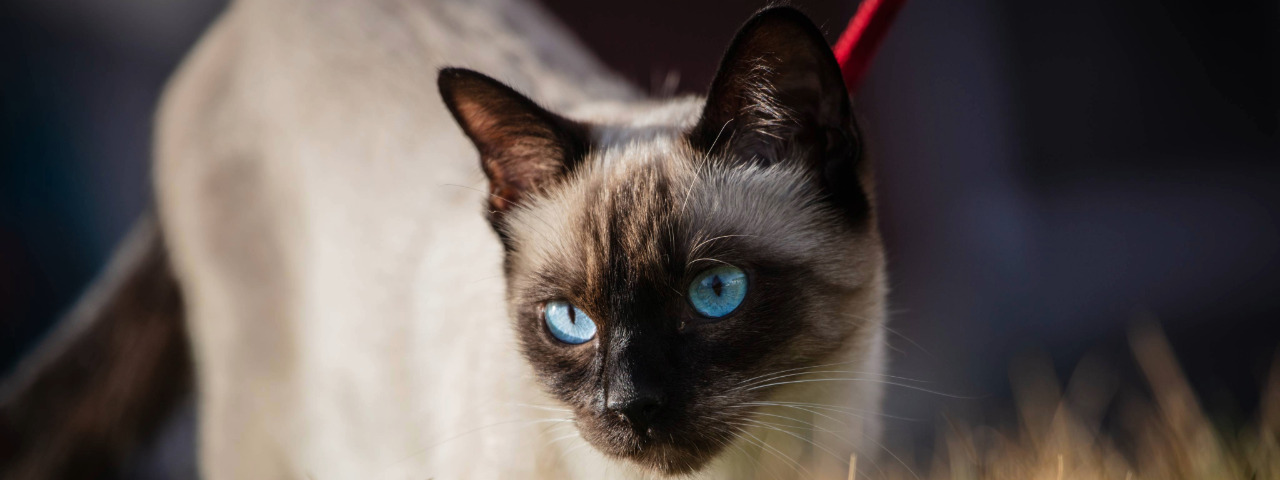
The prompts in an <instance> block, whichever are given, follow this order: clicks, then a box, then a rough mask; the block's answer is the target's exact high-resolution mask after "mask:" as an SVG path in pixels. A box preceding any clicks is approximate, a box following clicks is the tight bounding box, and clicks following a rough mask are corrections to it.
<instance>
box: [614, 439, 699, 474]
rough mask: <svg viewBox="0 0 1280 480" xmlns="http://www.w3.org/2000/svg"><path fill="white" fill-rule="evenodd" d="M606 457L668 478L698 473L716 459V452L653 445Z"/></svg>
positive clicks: (668, 445) (669, 445)
mask: <svg viewBox="0 0 1280 480" xmlns="http://www.w3.org/2000/svg"><path fill="white" fill-rule="evenodd" d="M713 448H714V447H713ZM606 455H608V456H610V457H613V458H615V459H619V460H624V461H626V462H628V463H630V464H632V465H635V466H637V467H639V468H640V469H642V470H645V471H646V472H648V473H651V474H656V475H661V476H666V477H679V476H682V475H689V474H692V473H696V472H698V471H699V470H702V469H703V468H704V467H706V466H707V464H709V463H711V460H712V459H714V458H715V452H714V451H707V450H705V449H703V450H702V451H701V452H699V451H698V450H695V449H693V448H692V447H688V448H685V447H680V446H676V445H671V444H657V445H651V446H648V447H642V448H639V449H636V450H634V451H631V452H626V453H622V454H613V453H606Z"/></svg>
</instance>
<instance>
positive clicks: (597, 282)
mask: <svg viewBox="0 0 1280 480" xmlns="http://www.w3.org/2000/svg"><path fill="white" fill-rule="evenodd" d="M789 12H791V11H786V12H781V13H779V12H775V13H774V14H773V15H774V16H775V17H774V18H773V20H771V21H770V22H763V21H762V22H763V23H758V24H756V25H755V27H758V28H759V29H761V30H759V31H757V32H756V33H757V34H758V35H755V36H748V37H741V36H740V40H741V39H743V38H746V40H742V42H735V45H742V47H740V48H739V51H740V52H745V54H744V55H742V56H735V55H734V53H733V52H734V50H733V48H731V50H730V54H728V55H727V56H726V60H725V63H723V64H722V67H721V71H722V74H721V77H722V78H728V79H732V80H734V81H733V82H729V83H727V84H725V85H727V86H724V87H722V88H720V89H717V87H715V86H713V89H712V91H711V93H710V98H709V99H708V100H703V99H700V98H686V99H678V100H674V101H671V102H652V101H646V100H642V99H640V98H639V95H637V94H636V93H635V92H634V90H633V89H631V88H630V87H629V86H627V85H625V84H623V83H622V82H620V81H618V80H617V79H616V78H614V77H613V76H611V75H610V74H608V73H607V72H605V71H604V70H603V69H602V68H601V67H600V66H599V65H598V64H596V63H595V62H594V61H593V60H592V59H591V58H590V57H589V56H588V55H587V54H586V53H585V51H584V50H583V49H582V48H581V47H579V46H578V45H576V44H575V43H574V42H573V41H572V40H570V39H569V37H568V36H567V35H566V34H565V33H564V32H563V31H562V30H560V29H559V28H558V27H556V26H555V24H554V22H553V21H551V20H550V19H548V18H547V17H546V16H545V15H544V14H543V13H542V12H540V11H539V10H537V9H536V8H534V7H532V6H530V5H526V4H523V3H518V2H515V3H509V2H506V1H499V0H491V1H482V2H419V1H409V0H401V1H396V0H369V1H362V2H339V1H329V2H304V1H289V0H276V1H261V2H248V1H244V2H237V3H235V4H233V5H232V7H231V8H230V9H229V10H228V12H226V13H225V14H224V16H223V17H222V18H221V19H220V20H219V22H218V23H217V24H216V25H215V26H214V27H213V29H212V30H211V31H210V32H209V33H208V34H207V36H206V38H205V39H204V40H203V41H202V42H201V44H200V46H199V47H198V48H197V50H196V51H195V52H194V53H193V55H192V57H191V58H190V59H188V61H187V62H186V64H185V65H184V66H183V68H182V69H181V71H180V72H179V74H178V75H177V76H176V77H175V79H174V80H173V83H172V84H171V85H170V88H169V90H168V92H167V93H166V96H165V98H164V102H163V106H162V109H161V112H160V118H159V130H158V136H157V144H156V188H157V191H158V193H159V205H160V216H161V219H162V223H163V224H164V225H165V240H166V243H167V244H168V245H169V247H170V249H171V256H172V262H173V268H174V270H175V274H176V275H177V277H178V278H179V280H180V283H181V285H182V294H183V298H184V299H185V301H186V306H187V316H188V322H189V329H190V332H191V335H192V348H193V350H194V356H195V364H196V373H197V381H198V388H197V391H198V396H199V397H198V405H199V416H200V439H199V440H200V452H199V456H200V462H201V471H202V474H203V476H204V477H205V478H207V479H210V480H219V479H238V478H314V479H317V480H326V479H345V478H405V479H421V478H601V477H602V476H605V477H616V478H641V477H645V476H648V475H651V474H654V473H657V474H672V475H674V474H681V473H689V472H694V471H696V472H699V474H701V475H705V476H706V477H709V478H753V477H761V478H773V477H774V476H781V477H794V476H808V475H816V476H820V478H828V477H830V476H832V475H835V476H839V477H843V475H844V474H845V472H846V471H847V468H848V467H847V465H846V462H847V459H848V457H849V455H850V454H851V453H853V452H859V453H860V454H861V455H864V456H873V455H874V450H875V449H876V448H878V447H876V443H875V438H876V436H877V435H878V422H877V421H876V417H875V412H876V410H877V408H878V403H879V398H880V391H881V389H880V385H881V382H883V381H884V378H883V377H882V376H881V372H882V371H883V365H882V362H883V351H882V348H883V344H884V339H883V331H882V324H883V322H884V295H885V286H884V274H883V255H882V253H881V251H880V243H879V238H878V233H877V230H876V227H875V216H874V196H873V195H872V192H871V180H870V176H871V175H870V166H869V164H868V163H867V162H865V161H859V160H858V158H859V157H858V156H857V155H856V152H857V151H858V149H857V148H856V147H858V145H857V139H856V129H855V128H853V125H852V118H851V116H850V114H849V112H848V104H847V102H848V99H847V95H846V94H844V92H843V87H842V86H841V87H840V90H839V91H838V92H832V91H830V90H827V89H826V87H825V85H826V83H829V82H826V81H825V77H823V72H824V69H829V68H830V67H831V66H832V65H834V60H833V59H830V58H827V59H825V60H823V59H822V58H821V57H820V56H819V57H813V56H812V55H815V53H814V51H813V50H812V49H809V50H805V49H804V48H800V47H798V46H796V45H786V44H785V42H783V43H779V42H777V41H771V42H764V43H761V44H753V43H752V41H750V40H752V39H760V38H763V39H768V38H773V39H775V40H776V39H780V38H790V37H788V36H787V35H790V34H804V35H808V37H806V38H811V37H812V32H813V31H816V30H814V29H813V27H812V25H809V24H807V23H796V22H797V21H798V20H797V18H795V15H798V14H795V13H789ZM806 22H807V21H806ZM796 25H800V26H799V27H797V26H796ZM804 25H808V26H807V27H804ZM751 28H754V27H752V24H748V26H747V27H745V28H744V34H743V35H746V33H745V32H748V31H749V30H750V29H751ZM795 28H799V29H800V30H794V29H795ZM805 28H808V29H810V30H805ZM771 29H772V30H771ZM789 29H790V30H789ZM743 42H745V43H743ZM764 47H769V48H773V47H777V48H780V49H781V50H778V51H772V50H769V49H768V48H764ZM823 47H824V48H825V45H823ZM784 52H805V54H806V55H810V57H803V58H802V57H795V56H786V57H785V58H783V57H781V56H779V54H780V53H784ZM826 55H828V57H829V55H830V52H829V50H827V51H826ZM795 58H800V63H798V64H794V65H793V64H790V63H788V62H789V61H790V60H792V59H795ZM758 60H764V61H758ZM775 60H777V61H775ZM824 61H825V62H826V63H823V62H824ZM447 65H452V66H464V67H468V68H471V69H474V70H478V71H483V72H485V73H486V74H488V75H490V76H492V77H495V78H498V79H500V80H501V81H502V84H506V85H510V86H511V87H513V90H512V92H516V91H519V92H524V94H527V95H528V97H530V98H532V99H535V100H536V104H535V103H534V102H525V101H522V100H521V99H523V98H524V96H523V95H521V94H517V95H519V97H510V99H514V100H515V103H514V104H513V105H515V106H516V107H517V108H518V109H522V111H523V112H524V113H529V112H533V113H534V114H533V116H532V117H523V118H525V119H526V120H522V121H519V122H515V123H514V124H504V123H501V122H499V123H483V122H479V123H476V122H472V123H468V122H465V121H464V122H463V128H462V129H459V128H458V126H457V125H456V124H455V123H454V121H453V119H452V118H451V115H450V110H448V109H446V108H445V102H444V101H442V98H441V96H440V95H439V94H438V91H437V89H436V88H433V85H432V82H434V81H435V79H436V76H437V71H438V69H439V68H441V67H443V66H447ZM752 65H760V66H764V67H765V68H766V70H759V71H754V73H753V74H752V75H753V76H752V77H750V78H751V81H746V82H745V83H744V81H745V80H744V79H746V78H748V77H744V76H743V74H744V71H743V70H742V68H743V67H744V66H752ZM770 67H772V69H769V68H770ZM783 67H797V68H799V67H804V68H806V70H802V71H804V72H813V73H814V75H813V76H811V77H790V76H778V74H779V73H781V72H784V71H787V70H786V69H784V68H783ZM726 72H728V73H726ZM724 75H730V76H728V77H724ZM815 82H816V83H815ZM492 83H495V84H496V83H497V82H492ZM502 84H497V85H498V86H499V87H500V86H501V85H502ZM467 86H474V84H468V85H467ZM455 87H458V88H457V89H453V90H448V89H447V90H446V92H458V91H461V90H459V89H462V90H465V88H463V86H459V85H455ZM501 88H505V87H501ZM483 92H484V93H486V94H487V93H492V90H483ZM751 95H756V97H752V96H751ZM482 97H484V95H481V97H476V95H474V94H463V95H461V96H458V97H456V98H454V99H453V101H452V103H450V106H451V107H452V111H453V114H454V115H457V116H458V117H459V118H460V119H465V118H472V117H473V116H474V115H478V114H483V113H484V111H485V109H486V108H489V107H490V106H492V105H493V103H492V102H491V101H489V100H484V98H482ZM476 98H480V100H476ZM831 98H836V99H837V100H839V102H842V103H834V104H833V103H830V102H831ZM446 100H447V99H446ZM472 100H474V102H473V103H471V104H467V103H466V102H467V101H472ZM762 100H768V101H770V102H772V101H777V102H778V105H777V106H774V105H773V104H771V103H765V102H763V101H762ZM733 102H739V104H738V106H733V105H735V104H734V103H733ZM742 102H745V103H742ZM539 105H541V106H539ZM805 105H808V106H810V107H813V108H814V109H816V110H811V109H806V108H804V107H803V106H805ZM832 105H837V107H835V108H836V110H834V111H832V110H828V109H826V108H827V107H830V106H832ZM840 105H842V106H840ZM748 107H749V108H748ZM504 108H505V107H504ZM544 108H545V110H544ZM534 109H536V110H534ZM549 112H559V113H558V114H550V113H549ZM761 112H763V113H766V114H767V115H761V114H760V113H761ZM544 113H547V115H544ZM561 115H563V117H561ZM529 119H532V121H529ZM540 122H541V123H540ZM504 125H516V126H518V127H520V129H524V130H523V131H518V132H515V133H512V132H510V131H508V130H507V129H504V128H503V126H504ZM545 125H551V127H549V128H550V130H548V129H546V128H542V127H543V126H545ZM574 125H578V126H582V127H583V128H581V129H579V128H577V127H575V126H574ZM766 126H768V128H766ZM493 128H497V131H499V132H500V133H504V134H511V135H515V136H511V137H507V138H505V139H504V138H503V137H502V136H501V135H499V136H496V137H495V136H494V135H491V133H492V132H491V130H493ZM520 129H517V130H520ZM530 129H531V130H530ZM712 131H715V132H716V135H715V136H714V137H712V136H710V132H712ZM548 132H551V133H552V135H551V136H550V137H548V136H547V134H548ZM566 132H567V133H566ZM468 136H469V137H470V138H471V140H472V142H469V141H468ZM717 137H718V138H720V139H719V140H717V139H716V138H717ZM539 138H541V139H543V140H546V139H547V138H553V140H554V141H543V140H538V139H539ZM512 139H516V141H511V140H512ZM504 140H505V141H504ZM580 140H581V141H584V142H585V143H584V144H585V145H588V147H587V148H584V149H578V147H567V146H566V145H567V144H571V143H572V142H575V141H580ZM566 142H569V143H566ZM477 147H479V148H478V150H479V151H480V154H481V159H480V161H477V160H476V151H477ZM486 148H490V150H488V151H486ZM530 162H533V163H530ZM486 179H487V181H486ZM490 193H492V194H493V195H490ZM495 196H496V200H495ZM482 205H484V206H486V207H485V208H482ZM486 209H487V210H490V211H491V212H493V213H491V214H490V215H489V216H488V221H486V215H485V214H484V211H485V210H486ZM495 228H496V230H497V232H498V233H499V235H495V234H494V230H493V229H495ZM715 260H719V261H728V262H735V263H736V264H739V265H742V266H744V267H746V269H747V270H748V272H749V273H750V274H751V275H752V281H753V285H757V287H755V289H754V290H753V292H760V293H759V294H756V295H754V296H752V297H750V298H749V300H748V302H756V303H752V304H751V306H752V308H751V309H749V310H746V311H747V312H754V313H753V314H751V315H747V314H743V315H738V316H737V317H734V318H730V319H726V320H724V321H721V322H719V323H714V324H706V325H686V324H684V322H682V321H681V319H682V318H684V317H681V315H682V314H681V313H680V312H678V311H676V310H675V309H676V308H677V307H676V306H677V305H680V303H679V301H678V300H679V299H678V297H676V296H675V294H673V293H670V291H669V290H671V289H675V290H680V289H682V288H684V287H683V286H684V285H686V284H687V283H682V282H686V280H687V276H688V275H691V274H693V273H696V269H697V268H699V267H701V266H702V265H701V264H703V263H712V262H713V261H715ZM554 296H558V298H565V297H567V298H572V299H574V301H575V302H578V303H579V304H580V305H586V306H589V308H591V309H592V311H593V312H599V313H597V314H596V315H598V316H599V317H600V320H601V321H602V322H605V323H606V327H607V328H604V329H602V331H603V332H607V333H602V334H601V336H600V342H605V341H607V342H609V343H608V345H609V347H608V348H597V345H595V344H593V345H592V346H589V347H584V348H577V349H574V348H564V346H563V345H554V344H550V343H548V342H547V337H545V336H540V335H542V333H541V332H542V330H539V328H540V324H539V323H538V318H539V316H538V314H537V313H536V309H537V307H538V305H539V304H540V302H543V301H545V300H547V299H549V298H552V297H554ZM503 299H505V300H506V301H505V302H504V301H502V300H503ZM771 321H772V322H771ZM610 322H612V323H610ZM691 331H692V333H690V332H691ZM597 343H599V342H597ZM632 347H635V348H640V347H643V348H644V349H648V350H647V353H643V354H637V353H629V352H633V351H632V350H628V349H629V348H632ZM520 352H523V353H524V354H523V355H521V354H520ZM610 352H612V353H610ZM610 358H612V359H613V360H614V361H613V362H612V364H611V365H612V367H610V366H609V364H608V363H607V362H608V359H610ZM641 358H644V359H655V358H665V359H667V363H661V362H658V363H652V364H647V363H643V362H637V361H635V360H637V359H641ZM791 369H795V370H791ZM824 370H825V371H835V372H841V373H837V374H836V375H834V376H831V375H828V376H827V377H826V378H828V379H829V380H830V381H825V382H805V383H791V384H778V385H770V384H773V383H780V382H785V381H790V380H797V379H801V378H812V377H800V376H799V375H800V374H809V373H814V372H821V371H824ZM663 375H665V376H666V377H665V378H664V379H662V380H661V381H660V383H661V384H662V385H664V386H667V387H669V388H670V389H669V391H668V392H667V394H668V395H670V398H671V402H672V405H679V406H680V408H675V407H672V409H671V410H670V411H669V412H668V413H667V415H669V417H666V419H665V420H663V421H664V422H665V423H663V425H664V427H663V428H664V429H665V430H662V432H663V433H665V434H667V435H668V438H669V439H668V440H666V441H663V440H661V439H660V438H657V439H649V440H643V439H639V438H638V437H627V436H625V435H622V434H621V433H619V432H622V430H621V429H620V427H619V426H618V425H616V424H612V423H610V422H611V421H610V420H608V419H607V418H606V417H603V416H601V415H599V414H598V412H596V411H593V410H592V405H593V402H598V400H599V398H597V397H598V395H599V393H598V392H597V390H596V389H595V387H594V385H597V384H598V383H599V382H612V381H619V382H629V383H628V384H629V385H630V386H629V387H620V388H633V387H635V386H636V383H637V382H646V381H647V382H654V381H658V380H654V379H655V378H658V376H663ZM792 375H796V376H792ZM753 377H755V378H753ZM646 378H647V380H644V379H646ZM838 378H843V379H846V380H841V381H836V379H838ZM606 384H607V383H606ZM605 396H606V397H607V394H606V395H605ZM718 396H719V397H718ZM786 402H794V403H786ZM814 405H817V407H814ZM851 412H852V413H851ZM859 412H861V413H859ZM779 425H786V426H787V428H783V427H780V426H779ZM579 435H580V436H581V438H578V436H579ZM646 442H649V443H646ZM641 447H643V448H641Z"/></svg>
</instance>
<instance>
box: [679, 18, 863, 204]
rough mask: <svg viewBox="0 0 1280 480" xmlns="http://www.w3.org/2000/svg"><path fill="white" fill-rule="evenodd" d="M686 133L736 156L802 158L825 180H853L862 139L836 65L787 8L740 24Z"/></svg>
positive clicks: (830, 183) (763, 160)
mask: <svg viewBox="0 0 1280 480" xmlns="http://www.w3.org/2000/svg"><path fill="white" fill-rule="evenodd" d="M690 141H691V143H692V144H693V146H694V147H695V148H698V149H700V150H702V151H704V152H710V153H713V154H725V155H724V156H726V157H728V158H730V159H732V160H735V161H741V162H750V163H756V164H763V165H769V164H773V163H778V162H786V161H789V162H802V163H803V164H804V166H806V167H809V168H813V169H814V170H815V173H816V174H817V175H816V176H817V177H818V178H819V179H822V180H823V182H824V184H825V186H827V187H831V188H843V187H841V185H843V184H846V183H853V184H855V185H854V187H855V188H856V183H857V179H856V174H855V170H854V168H853V167H854V166H855V165H856V163H857V161H858V159H859V157H860V155H861V145H860V143H861V142H860V141H859V139H858V132H857V129H856V127H855V126H854V119H853V115H852V109H851V106H850V102H849V94H848V92H847V91H846V89H845V85H844V80H843V78H842V77H841V74H840V67H839V65H838V64H837V63H836V59H835V56H834V55H833V54H832V53H831V47H829V46H828V45H827V42H826V39H825V38H823V36H822V32H820V31H818V28H817V27H816V26H814V25H813V22H810V21H809V19H808V18H807V17H805V16H804V14H803V13H800V11H798V10H795V9H793V8H789V7H775V8H769V9H765V10H762V11H760V12H759V13H757V14H756V15H755V16H754V17H752V18H751V19H750V20H748V21H747V23H746V24H745V25H743V26H742V28H741V29H740V30H738V34H737V36H736V37H734V39H733V43H731V44H730V46H729V49H728V51H726V52H725V55H724V59H722V60H721V61H720V68H719V70H718V71H717V72H716V77H715V80H713V81H712V82H711V89H710V91H709V92H708V94H707V104H706V107H705V108H704V109H703V111H702V117H701V119H700V120H699V121H698V123H697V126H696V127H694V129H693V131H691V132H690ZM832 193H837V192H832Z"/></svg>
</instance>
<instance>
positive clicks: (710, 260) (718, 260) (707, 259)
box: [685, 257, 733, 268]
mask: <svg viewBox="0 0 1280 480" xmlns="http://www.w3.org/2000/svg"><path fill="white" fill-rule="evenodd" d="M701 261H707V262H716V263H723V264H725V265H728V266H730V267H732V266H733V264H731V263H729V262H726V261H724V260H720V259H717V258H710V257H702V258H695V259H693V260H690V261H689V263H686V264H685V267H686V268H688V267H689V266H691V265H693V264H695V263H698V262H701Z"/></svg>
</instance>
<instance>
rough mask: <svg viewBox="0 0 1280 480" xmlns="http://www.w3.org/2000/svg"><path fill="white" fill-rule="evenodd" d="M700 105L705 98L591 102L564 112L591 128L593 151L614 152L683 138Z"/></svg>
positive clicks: (699, 109) (696, 115) (700, 109)
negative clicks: (649, 143) (634, 146)
mask: <svg viewBox="0 0 1280 480" xmlns="http://www.w3.org/2000/svg"><path fill="white" fill-rule="evenodd" d="M704 103H705V99H703V98H701V97H696V96H687V97H680V98H674V99H666V100H654V101H648V102H593V103H587V104H583V105H580V106H578V107H576V108H573V109H571V110H569V111H568V112H565V113H566V116H567V117H569V118H572V119H575V120H579V121H582V122H584V123H586V124H588V125H590V126H591V128H590V130H591V141H592V142H591V143H592V144H593V147H594V150H595V151H597V152H610V151H613V152H614V153H617V152H616V151H617V150H619V149H621V148H624V147H627V146H629V145H636V144H642V143H647V142H655V141H667V142H669V141H672V140H675V139H677V138H678V137H680V136H682V135H684V134H685V133H686V132H688V131H689V130H690V129H691V128H693V126H694V124H695V123H697V120H698V117H699V115H700V114H701V113H702V107H703V105H704ZM611 158H617V157H616V156H613V157H611Z"/></svg>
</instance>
